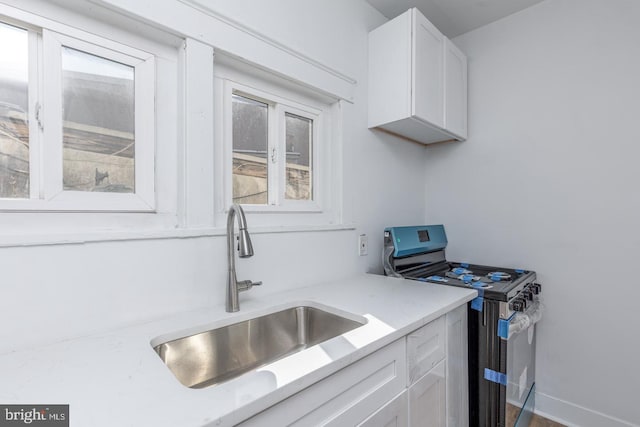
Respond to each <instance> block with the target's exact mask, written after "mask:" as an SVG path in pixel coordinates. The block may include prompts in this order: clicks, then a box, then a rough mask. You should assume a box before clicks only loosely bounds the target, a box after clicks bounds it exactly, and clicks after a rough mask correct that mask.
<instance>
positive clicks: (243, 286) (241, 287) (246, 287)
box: [238, 280, 262, 292]
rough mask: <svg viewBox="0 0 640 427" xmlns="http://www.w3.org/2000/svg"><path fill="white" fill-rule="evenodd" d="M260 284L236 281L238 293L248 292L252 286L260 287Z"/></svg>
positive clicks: (249, 281)
mask: <svg viewBox="0 0 640 427" xmlns="http://www.w3.org/2000/svg"><path fill="white" fill-rule="evenodd" d="M260 285H262V282H252V281H251V280H240V281H238V291H240V292H242V291H248V290H249V289H251V288H252V287H254V286H260Z"/></svg>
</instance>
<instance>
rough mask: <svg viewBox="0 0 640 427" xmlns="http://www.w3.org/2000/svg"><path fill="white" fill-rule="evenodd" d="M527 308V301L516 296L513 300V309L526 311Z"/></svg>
mask: <svg viewBox="0 0 640 427" xmlns="http://www.w3.org/2000/svg"><path fill="white" fill-rule="evenodd" d="M526 308H527V307H526V302H525V300H524V299H522V298H516V299H515V300H513V301H512V302H511V310H513V311H524V310H525V309H526Z"/></svg>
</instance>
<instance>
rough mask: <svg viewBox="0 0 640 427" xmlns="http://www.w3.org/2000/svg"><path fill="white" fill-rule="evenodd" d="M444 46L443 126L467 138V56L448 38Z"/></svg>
mask: <svg viewBox="0 0 640 427" xmlns="http://www.w3.org/2000/svg"><path fill="white" fill-rule="evenodd" d="M444 47H445V54H444V70H445V75H444V93H445V97H446V98H445V100H444V107H445V111H444V128H445V129H446V130H448V131H449V132H451V133H452V134H454V135H456V136H457V137H459V139H467V57H466V56H465V54H464V53H462V51H461V50H460V49H458V48H457V47H456V45H454V44H453V43H452V42H451V40H449V39H446V40H445V44H444Z"/></svg>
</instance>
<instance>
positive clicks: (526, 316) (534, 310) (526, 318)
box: [498, 300, 544, 340]
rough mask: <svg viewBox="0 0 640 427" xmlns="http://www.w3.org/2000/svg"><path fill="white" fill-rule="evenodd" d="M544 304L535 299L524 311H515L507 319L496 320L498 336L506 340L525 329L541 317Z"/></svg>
mask: <svg viewBox="0 0 640 427" xmlns="http://www.w3.org/2000/svg"><path fill="white" fill-rule="evenodd" d="M543 311H544V306H543V305H542V303H541V302H540V301H539V300H538V301H535V302H534V303H533V304H532V305H531V306H530V307H529V308H528V309H527V311H525V312H516V313H514V314H513V315H511V317H510V318H509V319H506V320H505V319H500V320H499V321H498V323H499V324H498V335H499V336H500V338H502V339H505V340H508V339H509V338H511V337H513V336H515V335H518V334H519V333H521V332H523V331H526V330H527V329H529V328H530V327H531V326H533V325H535V324H536V323H538V322H539V321H540V319H542V312H543Z"/></svg>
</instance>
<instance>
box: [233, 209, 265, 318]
mask: <svg viewBox="0 0 640 427" xmlns="http://www.w3.org/2000/svg"><path fill="white" fill-rule="evenodd" d="M234 216H237V217H238V252H239V254H238V256H239V257H240V258H249V257H251V256H253V245H252V244H251V237H249V231H248V230H247V220H246V218H245V217H244V211H243V210H242V207H240V205H237V204H233V205H231V208H229V214H228V215H227V261H228V265H229V273H228V277H227V312H229V313H232V312H234V311H238V310H240V297H239V295H238V294H239V293H240V292H241V291H248V290H249V289H251V288H252V287H253V286H258V285H262V282H252V281H251V280H241V281H238V280H237V279H236V261H235V255H234V253H233V252H234V245H233V217H234Z"/></svg>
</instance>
